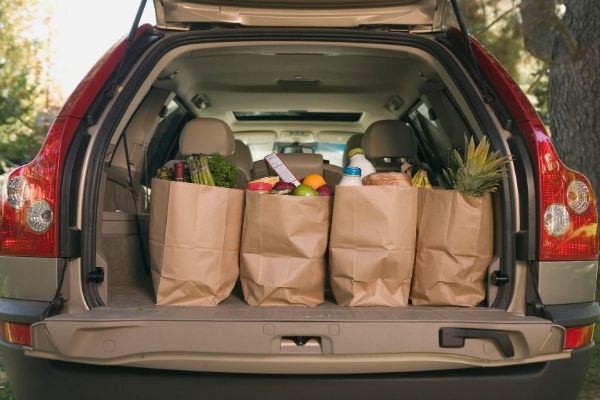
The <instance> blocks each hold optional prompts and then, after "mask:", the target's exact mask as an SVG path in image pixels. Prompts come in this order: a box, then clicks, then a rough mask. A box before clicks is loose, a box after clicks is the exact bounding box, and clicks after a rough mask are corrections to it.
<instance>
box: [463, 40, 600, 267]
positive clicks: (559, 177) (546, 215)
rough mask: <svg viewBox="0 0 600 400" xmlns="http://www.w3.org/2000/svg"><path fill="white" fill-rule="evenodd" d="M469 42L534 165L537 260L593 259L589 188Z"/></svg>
mask: <svg viewBox="0 0 600 400" xmlns="http://www.w3.org/2000/svg"><path fill="white" fill-rule="evenodd" d="M472 42H473V50H474V52H475V56H476V57H477V60H478V62H479V65H480V67H481V70H482V71H483V72H484V73H485V74H486V75H487V77H488V80H489V82H490V83H491V84H492V85H493V86H494V89H495V90H496V92H497V93H498V95H499V97H500V98H501V100H502V103H503V104H504V105H505V106H506V107H507V108H508V111H509V112H510V114H511V115H512V117H513V118H514V120H515V122H516V123H517V125H518V127H519V130H520V131H521V133H522V134H523V138H524V140H525V143H526V145H527V149H528V151H529V155H530V156H531V159H532V161H533V162H534V165H533V167H534V174H535V176H536V192H537V193H536V195H537V205H538V207H537V208H538V215H537V220H538V228H537V229H538V259H539V260H543V261H550V260H571V261H577V260H594V259H597V258H598V215H597V212H596V199H595V198H594V192H593V190H592V187H591V185H590V182H589V181H588V179H587V178H586V177H585V176H584V175H583V174H581V173H579V172H577V171H573V170H572V169H569V168H567V167H566V166H565V165H564V164H563V162H562V161H561V160H560V158H559V157H558V155H557V153H556V150H555V149H554V146H553V145H552V142H551V140H550V137H549V136H548V133H547V131H546V128H545V126H544V124H543V122H542V121H541V119H540V117H539V115H538V114H537V113H536V111H535V109H534V108H533V106H532V105H531V103H530V102H529V99H528V98H527V96H525V94H524V93H523V91H522V90H521V89H520V88H519V86H518V85H517V84H516V83H515V82H514V80H513V79H512V78H511V77H510V75H509V74H508V73H507V72H506V70H505V69H504V68H503V67H502V65H500V63H499V62H498V61H497V60H496V59H495V58H494V57H493V56H492V55H491V54H490V53H488V52H487V51H486V50H485V49H484V48H483V46H482V45H481V44H480V43H479V42H477V41H476V40H475V39H472Z"/></svg>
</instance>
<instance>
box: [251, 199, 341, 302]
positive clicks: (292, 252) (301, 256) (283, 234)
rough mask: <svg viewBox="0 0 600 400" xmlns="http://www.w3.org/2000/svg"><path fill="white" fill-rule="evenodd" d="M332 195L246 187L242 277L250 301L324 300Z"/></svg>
mask: <svg viewBox="0 0 600 400" xmlns="http://www.w3.org/2000/svg"><path fill="white" fill-rule="evenodd" d="M330 213H331V199H330V198H329V197H302V196H284V195H274V194H260V193H257V192H247V193H246V209H245V212H244V228H243V233H242V250H241V255H240V280H241V283H242V289H243V291H244V298H245V299H246V301H247V302H248V304H250V305H260V306H281V305H306V306H316V305H318V304H321V303H322V302H323V297H324V290H325V253H326V251H327V241H328V237H329V223H330Z"/></svg>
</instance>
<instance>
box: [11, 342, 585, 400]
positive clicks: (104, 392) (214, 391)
mask: <svg viewBox="0 0 600 400" xmlns="http://www.w3.org/2000/svg"><path fill="white" fill-rule="evenodd" d="M0 351H1V353H2V354H1V355H2V359H3V360H4V365H5V368H6V370H7V373H8V376H9V380H10V383H11V385H12V388H13V390H14V392H15V394H16V396H17V398H18V399H19V400H28V399H36V400H39V399H58V398H60V399H63V400H64V399H82V398H85V399H90V400H92V399H101V400H106V399H107V398H110V399H112V400H118V399H132V398H143V399H160V400H164V399H166V398H174V399H177V398H181V399H184V398H195V397H199V398H200V397H201V398H207V399H240V398H251V399H261V400H268V399H281V398H285V399H288V400H295V399H298V400H305V399H315V400H317V399H332V398H333V399H335V398H344V399H361V400H364V399H366V398H370V397H372V396H374V395H375V396H377V398H378V399H398V398H405V399H420V400H428V399H440V398H447V399H458V398H460V399H461V400H480V399H481V398H485V399H486V400H496V399H498V400H501V399H502V400H504V399H508V398H510V399H513V400H518V399H545V400H570V399H572V400H575V399H576V397H577V393H578V392H579V389H580V388H581V385H582V383H583V379H584V376H585V371H586V369H587V368H588V365H589V363H590V360H591V356H592V346H590V347H588V348H585V349H581V350H577V351H574V352H573V353H572V357H571V358H569V359H564V360H558V361H550V362H546V363H538V364H528V365H520V366H513V367H496V368H473V369H464V370H452V371H436V372H426V373H420V372H418V373H414V372H413V373H395V374H371V375H329V376H326V375H317V376H314V375H310V376H307V375H295V376H290V375H245V374H216V373H194V372H180V371H168V370H153V369H143V368H127V367H107V366H95V365H83V364H77V363H68V362H59V361H48V360H44V359H37V358H31V357H27V356H25V355H24V353H23V350H22V349H21V348H18V347H15V346H9V345H7V344H6V343H2V345H0ZM32 382H35V385H32V384H31V383H32Z"/></svg>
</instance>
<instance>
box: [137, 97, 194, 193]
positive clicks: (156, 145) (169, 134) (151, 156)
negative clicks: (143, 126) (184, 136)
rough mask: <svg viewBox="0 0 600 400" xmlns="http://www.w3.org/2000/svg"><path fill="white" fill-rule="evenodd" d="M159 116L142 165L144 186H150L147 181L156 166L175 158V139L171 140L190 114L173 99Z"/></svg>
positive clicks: (152, 174)
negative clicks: (145, 162) (144, 163)
mask: <svg viewBox="0 0 600 400" xmlns="http://www.w3.org/2000/svg"><path fill="white" fill-rule="evenodd" d="M161 117H162V120H161V121H160V122H159V123H158V126H157V127H156V131H155V132H154V135H152V139H151V140H150V143H149V144H148V150H147V152H146V158H145V159H146V160H147V165H145V166H144V167H145V168H144V169H145V173H144V176H142V184H144V185H145V186H150V182H149V181H150V180H151V179H152V177H153V176H154V175H155V173H156V171H157V170H158V168H160V167H161V166H162V165H164V164H165V163H166V162H167V161H169V160H172V159H174V158H175V153H176V152H177V140H173V137H174V136H178V133H179V131H180V130H181V128H182V127H183V125H184V123H185V122H186V121H187V120H188V119H189V118H190V114H189V113H188V111H187V110H186V109H185V108H184V107H183V106H182V105H181V104H179V102H177V101H176V100H175V99H173V100H171V101H170V102H169V103H168V104H167V105H166V106H165V107H164V108H163V110H162V115H161Z"/></svg>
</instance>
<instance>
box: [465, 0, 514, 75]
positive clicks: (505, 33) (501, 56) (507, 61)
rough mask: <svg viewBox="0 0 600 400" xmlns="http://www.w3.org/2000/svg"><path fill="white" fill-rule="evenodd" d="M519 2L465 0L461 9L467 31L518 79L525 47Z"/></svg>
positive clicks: (508, 0)
mask: <svg viewBox="0 0 600 400" xmlns="http://www.w3.org/2000/svg"><path fill="white" fill-rule="evenodd" d="M518 5H519V4H518V2H517V1H516V0H503V1H497V0H477V1H473V0H467V1H463V2H462V3H461V13H462V14H463V17H464V18H465V22H466V23H467V26H468V28H469V32H470V33H471V34H472V35H474V36H475V37H476V38H477V40H479V41H480V42H481V43H482V44H483V45H484V46H485V47H486V48H487V49H488V50H489V51H490V52H491V53H492V54H493V55H494V56H495V57H496V58H497V59H498V60H499V61H500V62H501V63H502V64H503V65H504V67H505V68H506V69H507V70H508V72H509V73H510V74H511V75H512V76H513V77H515V79H517V80H520V75H521V71H520V65H519V64H520V63H521V61H522V56H523V50H524V47H523V34H522V31H521V19H520V18H519V13H518V12H517V11H518Z"/></svg>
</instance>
